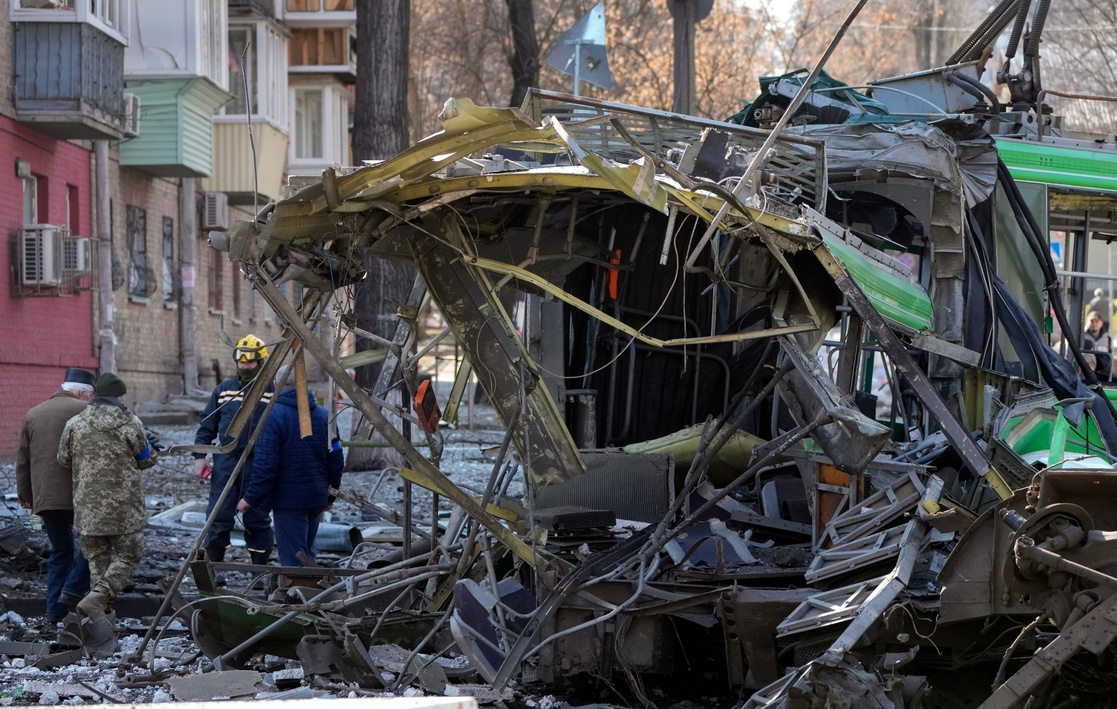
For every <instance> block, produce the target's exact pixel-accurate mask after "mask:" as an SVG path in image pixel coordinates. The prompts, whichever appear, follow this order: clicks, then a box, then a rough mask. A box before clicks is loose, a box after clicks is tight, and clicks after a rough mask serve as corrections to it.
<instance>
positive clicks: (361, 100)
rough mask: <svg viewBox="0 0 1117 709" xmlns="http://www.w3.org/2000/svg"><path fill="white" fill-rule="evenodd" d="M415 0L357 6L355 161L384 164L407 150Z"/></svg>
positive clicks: (392, 0)
mask: <svg viewBox="0 0 1117 709" xmlns="http://www.w3.org/2000/svg"><path fill="white" fill-rule="evenodd" d="M410 32H411V2H410V0H376V2H359V3H357V102H356V107H355V109H354V113H353V157H354V159H355V160H356V161H357V162H358V163H359V162H360V161H361V160H374V159H379V160H383V159H386V158H390V157H391V156H393V155H395V154H396V153H398V152H401V151H402V150H403V149H404V148H406V147H407V146H408V143H409V140H410V139H409V137H408V114H407V73H408V61H407V53H408V51H410V37H409V34H410Z"/></svg>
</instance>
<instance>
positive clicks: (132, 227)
mask: <svg viewBox="0 0 1117 709" xmlns="http://www.w3.org/2000/svg"><path fill="white" fill-rule="evenodd" d="M127 219H128V296H129V297H132V298H147V297H148V296H150V295H151V294H152V293H154V292H155V277H154V275H153V273H152V271H151V268H150V267H149V266H148V263H147V210H144V209H140V208H139V207H136V206H134V205H131V204H129V205H128V208H127Z"/></svg>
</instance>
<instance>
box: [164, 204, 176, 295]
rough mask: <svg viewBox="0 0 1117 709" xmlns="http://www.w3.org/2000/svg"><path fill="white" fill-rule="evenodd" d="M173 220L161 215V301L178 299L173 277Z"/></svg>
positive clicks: (174, 270) (174, 269)
mask: <svg viewBox="0 0 1117 709" xmlns="http://www.w3.org/2000/svg"><path fill="white" fill-rule="evenodd" d="M175 266H176V264H175V220H174V219H173V218H172V217H168V216H164V217H163V303H173V302H175V301H177V300H178V296H179V293H180V289H179V287H178V283H177V279H176V278H175V272H176V270H177V269H176V268H175Z"/></svg>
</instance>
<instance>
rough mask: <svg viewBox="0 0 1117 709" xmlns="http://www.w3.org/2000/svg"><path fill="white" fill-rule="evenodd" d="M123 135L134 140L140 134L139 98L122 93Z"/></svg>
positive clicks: (131, 94) (135, 95)
mask: <svg viewBox="0 0 1117 709" xmlns="http://www.w3.org/2000/svg"><path fill="white" fill-rule="evenodd" d="M124 134H125V135H128V136H131V137H133V138H135V137H136V136H138V135H139V134H140V97H139V95H137V94H133V93H129V92H127V91H126V92H124Z"/></svg>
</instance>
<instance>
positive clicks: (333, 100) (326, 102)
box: [288, 83, 350, 174]
mask: <svg viewBox="0 0 1117 709" xmlns="http://www.w3.org/2000/svg"><path fill="white" fill-rule="evenodd" d="M291 93H292V98H291V102H292V105H293V111H292V116H291V148H290V153H289V155H288V158H289V162H290V164H291V167H292V168H294V169H295V170H299V169H300V168H301V169H303V170H306V171H309V172H314V173H317V172H319V171H321V169H322V167H323V166H324V165H334V164H338V165H348V164H349V163H350V160H349V142H348V135H349V93H348V92H347V91H346V90H345V87H343V86H341V85H340V84H335V83H322V84H311V85H306V84H301V85H299V86H297V87H296V88H295V89H294V90H293V91H292V92H291ZM304 174H306V173H304Z"/></svg>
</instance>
